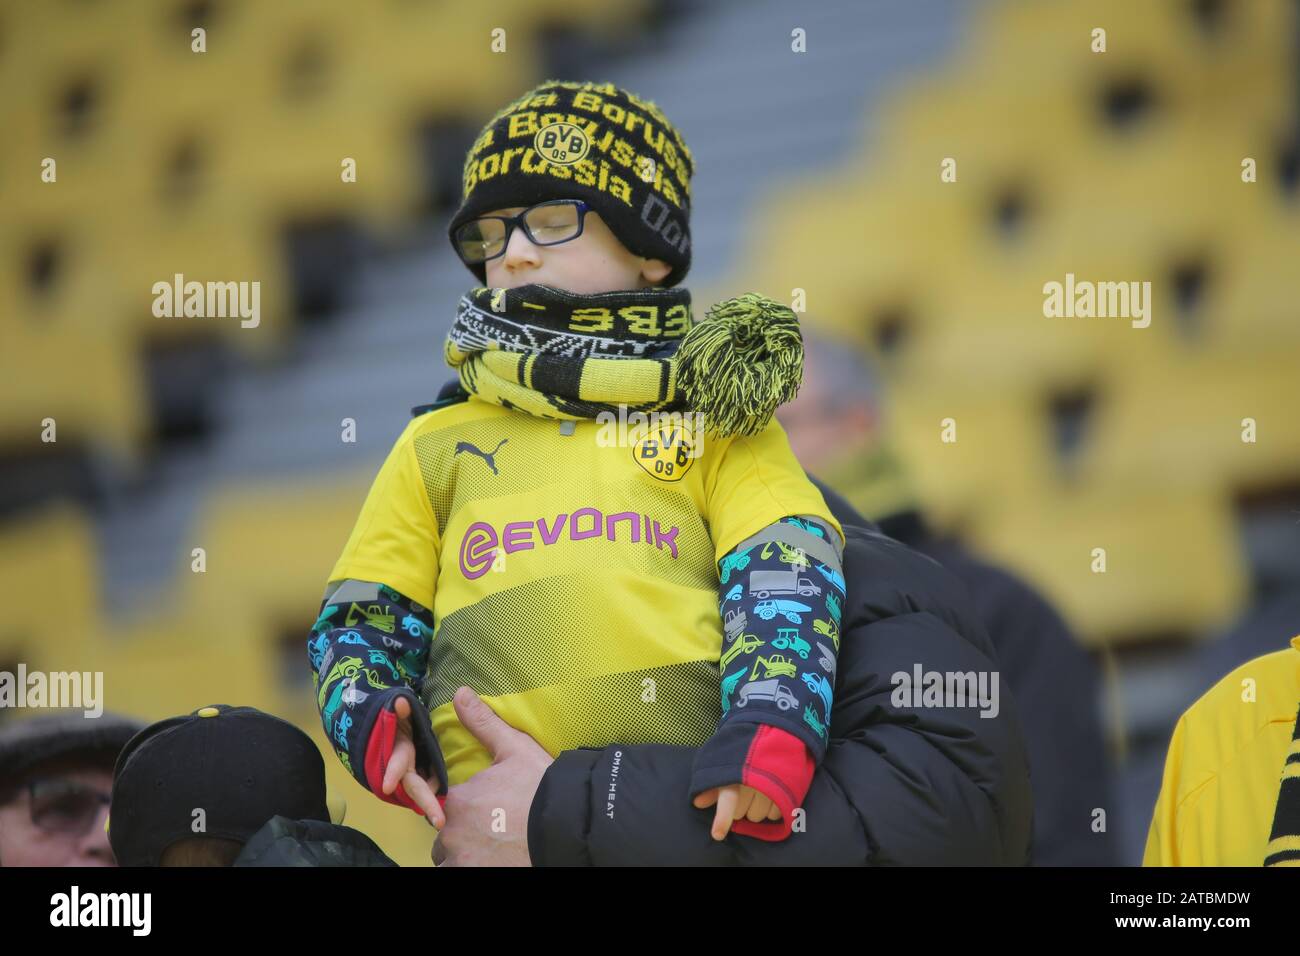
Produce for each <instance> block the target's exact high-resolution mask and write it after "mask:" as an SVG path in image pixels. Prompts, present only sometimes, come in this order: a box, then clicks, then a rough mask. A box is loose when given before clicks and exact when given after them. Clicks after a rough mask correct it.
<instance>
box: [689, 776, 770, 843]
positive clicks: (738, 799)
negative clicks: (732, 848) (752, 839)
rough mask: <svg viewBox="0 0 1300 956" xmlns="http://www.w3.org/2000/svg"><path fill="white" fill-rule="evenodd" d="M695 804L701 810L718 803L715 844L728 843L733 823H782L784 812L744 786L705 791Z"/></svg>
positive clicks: (714, 827) (713, 832)
mask: <svg viewBox="0 0 1300 956" xmlns="http://www.w3.org/2000/svg"><path fill="white" fill-rule="evenodd" d="M693 802H694V803H695V806H696V807H698V808H699V809H701V810H703V809H704V808H705V807H711V806H713V804H714V803H715V802H716V803H717V804H718V812H717V813H715V814H714V815H713V830H712V836H713V839H715V840H723V839H726V836H727V834H728V833H730V832H731V823H732V821H733V820H739V819H741V818H745V819H748V820H750V821H751V822H753V823H762V822H763V821H764V820H780V819H781V811H780V810H778V809H777V807H776V804H775V803H773V802H772V801H771V800H769V799H768V798H767V797H766V796H764V795H763V794H761V793H759V792H758V791H757V790H755V789H754V788H753V787H747V786H745V785H744V784H743V783H732V784H728V785H727V786H725V787H714V788H713V789H712V790H705V791H704V792H703V793H701V794H697V795H696V797H695V800H694V801H693Z"/></svg>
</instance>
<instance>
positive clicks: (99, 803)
mask: <svg viewBox="0 0 1300 956" xmlns="http://www.w3.org/2000/svg"><path fill="white" fill-rule="evenodd" d="M57 783H62V784H64V785H65V786H66V787H67V789H68V790H71V791H79V792H82V793H86V794H89V795H90V796H92V797H94V798H95V803H96V807H95V811H94V813H91V814H89V815H88V816H87V818H86V819H85V820H84V822H82V823H81V824H80V825H79V826H76V827H50V826H46V825H45V824H43V823H41V822H40V821H39V820H37V819H36V791H37V789H38V788H40V787H42V786H48V785H49V784H57ZM22 789H23V790H26V791H27V813H28V816H29V817H30V818H31V821H32V826H34V827H37V828H39V829H41V830H44V831H45V832H46V833H66V834H69V835H72V836H80V835H81V834H84V833H85V832H86V831H88V830H89V829H90V828H91V827H92V826H94V824H95V820H96V818H97V817H98V816H99V807H107V806H111V805H112V795H111V794H107V793H103V792H101V791H99V790H96V789H95V788H94V787H90V786H87V785H86V784H84V783H71V782H68V781H64V780H60V779H59V778H58V777H52V778H45V777H37V778H36V779H34V780H28V781H27V783H26V784H24V785H23V786H22Z"/></svg>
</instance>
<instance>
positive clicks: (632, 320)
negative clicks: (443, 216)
mask: <svg viewBox="0 0 1300 956" xmlns="http://www.w3.org/2000/svg"><path fill="white" fill-rule="evenodd" d="M443 351H444V358H445V359H446V361H447V364H448V365H450V366H451V367H452V368H454V369H456V370H457V374H458V375H459V376H460V382H461V385H462V386H464V388H465V390H466V391H468V392H470V393H472V394H474V395H477V396H478V397H479V398H481V399H484V400H486V401H491V402H496V403H497V404H499V405H503V406H505V407H506V408H518V409H521V410H523V411H526V412H528V413H530V414H533V415H537V416H539V417H542V418H561V419H565V418H595V417H596V416H597V415H599V414H600V413H602V412H610V413H612V414H615V415H617V414H618V411H619V407H620V406H624V407H625V408H626V410H627V413H629V414H630V413H631V412H638V411H639V412H673V411H677V412H686V411H690V412H695V413H698V414H701V415H703V416H704V427H705V429H706V430H707V431H709V432H712V433H714V434H717V435H722V436H727V435H753V434H757V433H758V432H760V431H762V430H763V428H764V427H765V426H766V425H767V423H768V422H769V421H770V420H771V418H772V415H773V413H774V412H775V411H776V409H777V408H778V407H779V406H780V405H782V404H784V403H785V402H788V401H789V400H790V399H792V398H794V396H795V394H796V393H797V392H798V390H799V386H800V385H801V384H802V381H803V338H802V336H801V334H800V331H799V322H798V319H797V318H796V317H795V314H794V312H793V311H792V310H790V309H789V308H787V307H786V306H783V305H781V304H780V303H777V302H774V301H772V300H771V299H766V298H764V297H762V296H759V295H757V294H754V293H747V294H745V295H742V296H740V297H739V298H735V299H728V300H726V301H725V302H721V303H719V304H717V305H715V306H714V307H713V308H711V309H710V310H709V312H708V314H707V315H706V317H705V319H704V320H703V321H702V322H695V321H694V319H693V316H692V314H691V294H690V292H689V291H688V290H686V289H684V288H680V287H676V288H665V289H661V288H647V289H629V290H625V291H618V292H598V293H593V294H581V293H574V292H566V291H565V290H563V289H557V288H554V287H552V286H546V285H539V284H530V285H524V286H519V287H518V288H514V289H491V288H486V287H483V286H477V287H475V288H473V289H471V290H470V291H469V292H467V293H466V294H465V295H464V296H462V297H461V300H460V304H459V306H458V308H457V310H456V321H455V322H454V324H453V325H452V328H451V331H450V332H449V333H448V335H447V340H446V343H445V346H444V350H443Z"/></svg>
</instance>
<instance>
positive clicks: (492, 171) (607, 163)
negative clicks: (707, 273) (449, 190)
mask: <svg viewBox="0 0 1300 956" xmlns="http://www.w3.org/2000/svg"><path fill="white" fill-rule="evenodd" d="M694 170H695V162H694V160H693V159H692V157H691V151H690V150H689V149H687V148H686V143H685V142H684V141H683V140H682V137H681V134H680V133H678V132H677V130H676V129H675V128H674V127H673V126H672V124H671V123H669V122H668V119H667V117H665V116H664V114H663V112H662V111H661V110H660V109H659V107H658V106H656V105H655V104H654V103H652V102H650V101H649V100H642V99H639V98H638V97H636V96H635V95H633V94H632V93H629V92H628V91H626V90H623V89H619V88H618V87H616V86H614V84H612V83H592V82H587V83H574V82H564V81H561V80H546V81H545V82H544V83H542V84H541V85H540V86H537V87H535V88H534V89H532V90H530V91H529V92H527V93H525V94H524V95H523V96H521V97H519V98H518V99H517V100H515V101H514V102H512V103H510V104H509V105H507V106H506V107H505V108H503V109H502V110H500V111H499V112H498V113H497V114H496V115H495V116H493V117H492V119H491V120H490V121H489V122H488V124H487V125H486V126H485V127H484V128H483V130H482V132H480V133H479V136H478V138H477V139H476V140H475V141H474V145H473V146H472V147H471V148H470V151H469V154H468V155H467V156H466V157H465V169H464V175H463V178H464V195H463V198H462V201H461V205H460V208H459V209H458V210H457V211H456V214H455V215H454V216H453V217H452V220H451V224H450V226H449V227H448V230H447V232H448V236H449V237H450V236H454V234H455V232H456V229H457V228H459V227H460V226H461V225H463V224H464V223H466V222H468V221H469V220H471V219H474V218H476V217H478V216H482V215H485V214H487V213H489V212H491V211H492V210H495V209H504V208H509V207H512V206H532V205H534V204H536V203H539V202H545V201H546V200H548V199H582V200H585V201H586V202H587V204H588V205H589V206H591V207H592V208H593V209H594V210H595V211H596V212H598V213H599V214H600V218H601V219H602V220H603V221H604V222H605V224H606V225H607V226H609V228H610V231H611V232H613V233H614V235H615V236H617V237H618V239H619V241H620V242H621V243H622V244H623V245H624V246H625V247H626V248H627V250H628V251H629V252H631V253H633V254H634V255H638V256H644V257H645V258H647V259H662V260H663V261H664V262H666V263H668V264H669V265H670V266H672V271H671V272H670V273H669V274H668V275H667V276H666V277H665V278H664V280H663V283H662V284H663V285H664V286H673V285H676V284H677V283H679V282H680V281H681V280H682V279H683V278H684V277H685V276H686V272H687V270H688V269H689V268H690V265H691V231H690V205H691V198H690V188H691V187H690V183H691V175H692V174H693V173H694ZM452 241H453V242H454V241H455V240H454V239H453V240H452ZM470 271H471V272H473V273H474V275H475V276H476V277H477V279H478V281H479V282H480V283H482V284H484V285H486V284H487V269H486V266H485V265H484V264H483V263H479V264H478V265H476V266H471V267H470Z"/></svg>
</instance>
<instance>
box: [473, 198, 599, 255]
mask: <svg viewBox="0 0 1300 956" xmlns="http://www.w3.org/2000/svg"><path fill="white" fill-rule="evenodd" d="M559 205H565V206H577V207H578V231H577V232H575V233H574V234H573V235H571V236H568V237H566V238H564V239H557V240H556V241H555V242H538V241H537V240H536V239H535V238H534V237H533V231H532V230H531V229H529V228H528V223H526V222H524V217H525V216H527V215H528V214H529V213H530V212H532V211H533V210H534V209H539V208H540V207H542V206H559ZM589 212H591V206H590V205H588V204H587V203H586V202H584V201H583V200H581V199H548V200H546V201H545V202H539V203H537V205H535V206H529V207H528V208H527V209H525V210H523V211H522V212H520V213H519V214H518V215H516V216H475V217H474V218H473V219H471V220H470V221H469V222H466V223H462V224H461V225H460V226H458V227H457V229H456V233H455V235H454V236H453V237H452V242H451V245H452V248H454V249H455V250H456V255H458V256H460V261H461V262H463V263H465V265H467V266H471V267H472V266H481V265H483V264H484V263H487V262H491V261H492V260H493V259H498V258H500V257H501V256H504V255H505V254H506V250H507V249H509V248H510V237H511V236H512V235H513V234H514V230H515V227H516V226H518V227H519V228H521V229H523V231H524V235H525V236H527V237H528V241H529V242H531V243H532V244H533V245H535V246H560V245H563V244H564V243H566V242H572V241H573V240H574V239H577V238H578V237H579V236H581V235H582V231H583V229H584V228H585V226H586V223H587V213H589ZM485 219H495V220H497V221H498V222H504V223H505V224H506V236H505V240H504V241H503V242H502V243H501V251H500V252H498V253H497V254H496V255H493V256H487V257H486V258H483V259H475V260H473V261H471V260H469V259H466V258H465V255H464V253H462V252H461V249H460V245H461V240H460V234H461V231H462V230H464V229H467V228H469V227H470V226H472V225H474V223H476V222H482V221H483V220H485Z"/></svg>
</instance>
